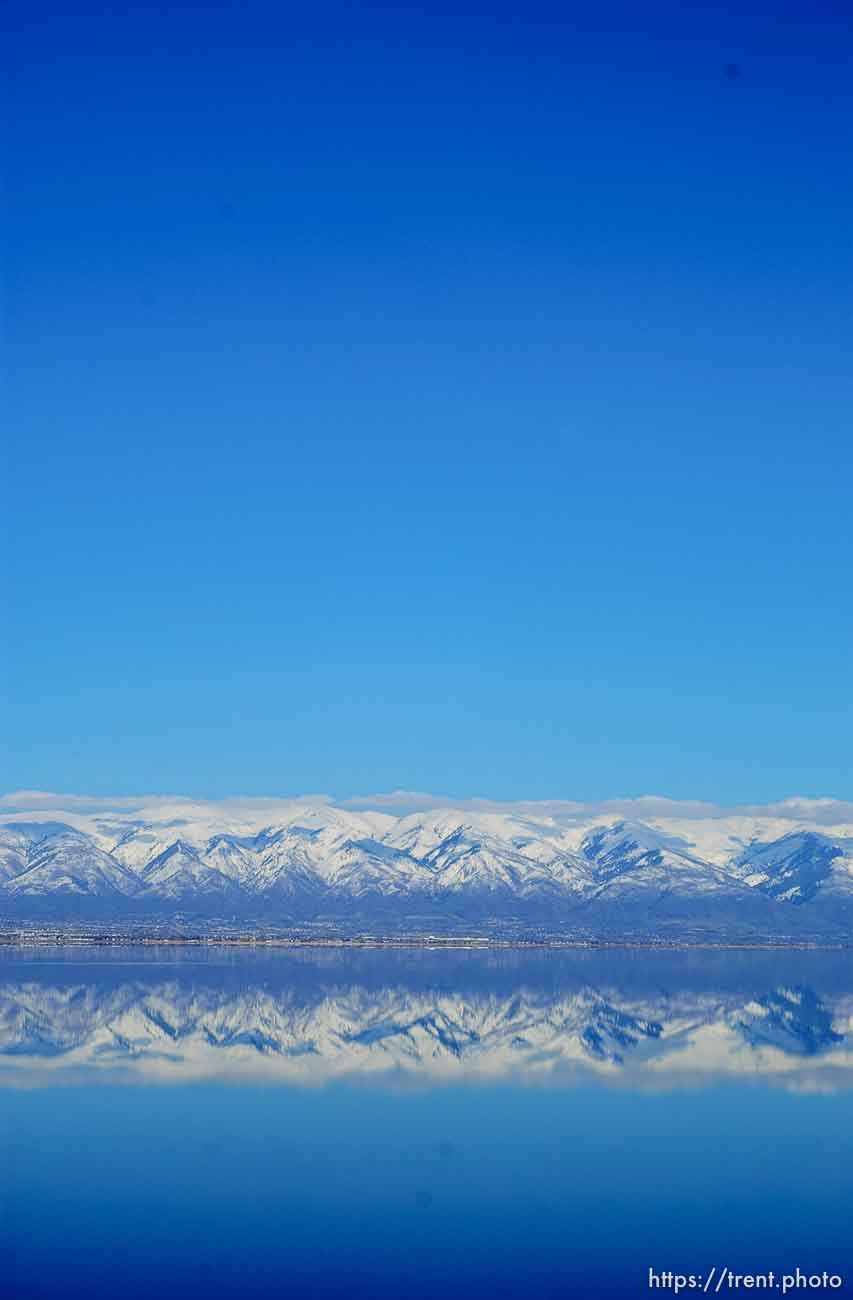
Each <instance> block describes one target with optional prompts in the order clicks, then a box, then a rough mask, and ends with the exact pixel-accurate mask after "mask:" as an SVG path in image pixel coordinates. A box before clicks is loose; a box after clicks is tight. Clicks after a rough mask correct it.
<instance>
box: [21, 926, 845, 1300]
mask: <svg viewBox="0 0 853 1300" xmlns="http://www.w3.org/2000/svg"><path fill="white" fill-rule="evenodd" d="M851 1191H853V969H851V954H846V953H819V952H791V951H788V952H781V951H779V952H772V953H768V952H763V953H747V952H725V953H722V952H704V953H703V952H671V951H670V952H666V951H657V952H640V951H634V952H629V951H608V952H601V951H597V952H596V951H588V952H577V951H574V952H568V951H556V950H550V951H532V952H531V951H526V952H523V951H487V952H469V951H442V952H430V951H423V950H415V949H404V950H393V951H389V950H382V951H379V950H340V949H336V950H308V949H303V950H289V951H282V950H251V949H239V950H233V949H232V950H223V949H213V948H211V949H157V948H144V949H140V948H134V949H131V948H128V949H118V948H89V949H76V950H70V949H55V950H54V949H46V948H41V949H34V948H30V949H7V950H3V951H2V952H0V1294H2V1296H3V1297H4V1300H5V1298H6V1297H9V1300H53V1297H63V1300H66V1298H68V1300H72V1298H76V1297H84V1296H85V1297H91V1298H92V1300H101V1297H111V1298H118V1297H120V1298H122V1300H124V1298H125V1297H128V1298H129V1297H146V1300H147V1298H148V1297H154V1296H158V1297H168V1296H181V1297H192V1296H204V1297H207V1298H208V1300H215V1298H216V1297H238V1296H239V1297H254V1296H273V1297H279V1296H281V1297H284V1296H289V1295H293V1296H297V1295H298V1296H318V1297H319V1296H331V1295H347V1294H348V1295H352V1296H377V1297H382V1296H395V1297H397V1296H400V1297H421V1296H436V1295H439V1296H450V1295H456V1294H458V1295H465V1296H469V1297H476V1296H481V1295H482V1296H487V1295H488V1296H491V1297H503V1296H515V1295H519V1294H526V1293H530V1294H531V1295H536V1296H539V1297H550V1296H586V1295H589V1296H611V1295H614V1296H621V1295H625V1296H634V1295H638V1296H640V1295H652V1294H669V1295H672V1294H673V1291H672V1290H671V1289H670V1290H663V1289H662V1288H652V1289H651V1290H650V1289H649V1285H648V1275H649V1269H650V1268H651V1269H654V1270H655V1271H656V1272H657V1273H663V1272H664V1271H666V1270H672V1271H673V1272H676V1273H683V1274H691V1273H692V1274H694V1276H700V1277H701V1278H703V1279H704V1278H705V1277H707V1275H708V1274H709V1272H710V1270H711V1269H712V1268H714V1269H715V1270H716V1274H715V1276H718V1275H719V1273H720V1272H721V1271H722V1270H723V1269H727V1268H729V1269H732V1270H733V1271H734V1272H735V1273H745V1272H749V1273H766V1272H768V1271H770V1270H773V1271H774V1272H775V1274H776V1275H777V1280H780V1279H781V1277H782V1275H783V1274H785V1273H790V1274H793V1273H794V1272H795V1270H796V1269H797V1268H799V1269H800V1270H802V1272H803V1273H805V1274H815V1273H822V1272H823V1271H824V1270H827V1271H828V1272H829V1273H834V1274H837V1275H841V1276H842V1277H843V1278H844V1283H845V1284H844V1286H843V1289H842V1291H841V1292H840V1293H841V1294H849V1293H850V1292H851V1291H853V1245H851V1240H850V1239H851V1237H853V1233H851V1231H850V1223H849V1220H850V1208H851ZM700 1285H701V1284H700ZM721 1293H722V1294H731V1293H732V1292H731V1289H730V1288H729V1287H728V1284H726V1286H724V1288H723V1291H722V1292H721ZM809 1293H812V1292H811V1291H810V1292H809ZM832 1293H833V1294H839V1292H838V1291H837V1290H833V1292H832ZM682 1294H688V1295H689V1294H690V1291H689V1290H685V1291H684V1292H682ZM791 1294H802V1290H801V1289H797V1290H796V1291H791Z"/></svg>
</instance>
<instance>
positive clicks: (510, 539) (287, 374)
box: [0, 0, 853, 802]
mask: <svg viewBox="0 0 853 1300" xmlns="http://www.w3.org/2000/svg"><path fill="white" fill-rule="evenodd" d="M738 9H739V12H738V13H734V12H732V13H729V14H728V15H726V14H722V13H721V12H720V7H719V6H710V5H709V6H702V5H699V6H695V7H694V6H691V7H690V9H689V12H686V11H685V9H684V7H683V6H680V5H679V6H676V5H671V6H670V5H652V6H651V7H647V6H636V5H631V4H624V5H622V4H605V5H603V6H598V7H595V9H593V7H592V6H573V5H571V4H569V5H560V6H557V5H546V4H539V5H537V4H533V5H529V6H527V5H526V6H524V7H522V6H520V5H515V6H510V5H501V4H498V5H492V6H489V7H488V9H487V8H486V7H479V6H468V5H465V4H462V5H453V6H445V5H436V6H428V7H427V8H426V10H424V12H423V13H414V12H409V11H408V10H407V9H406V8H401V7H399V6H393V7H392V6H388V7H386V6H384V5H373V6H366V7H356V6H352V7H350V6H344V5H336V4H329V5H326V6H320V7H301V6H300V7H289V6H287V5H284V6H281V5H275V6H273V5H263V4H259V3H255V2H254V0H250V2H249V3H248V4H246V5H244V6H240V7H238V6H236V5H229V6H222V5H217V4H215V3H214V4H213V5H212V6H211V5H208V6H205V7H204V8H202V7H200V6H199V7H195V6H192V5H184V6H178V8H177V10H175V11H168V10H159V11H158V10H155V9H154V8H152V7H149V6H146V7H137V6H134V5H133V4H131V5H129V6H122V7H120V8H119V9H118V10H114V11H110V10H105V9H104V8H103V7H102V6H94V5H88V4H85V3H84V4H83V5H82V6H79V7H76V6H75V7H73V9H69V7H67V6H59V5H56V6H54V5H52V4H50V3H47V4H45V5H42V6H40V7H37V8H32V7H28V8H25V7H24V6H23V5H21V4H20V0H18V3H17V4H16V5H14V6H13V13H12V19H11V23H10V24H9V34H10V42H9V49H10V51H11V54H12V58H11V60H10V63H11V64H12V65H13V66H12V67H11V76H10V77H9V79H8V86H7V91H6V95H7V98H8V99H9V100H10V101H11V102H10V103H7V105H6V108H7V111H8V112H10V113H11V115H12V121H13V122H14V124H15V125H14V129H13V132H12V133H11V139H10V148H9V150H8V155H9V156H8V163H7V185H6V190H7V211H6V218H5V224H6V227H7V231H6V244H7V249H8V256H7V292H6V312H5V315H6V325H5V334H6V342H5V345H4V346H5V353H6V357H7V361H8V370H9V374H10V382H9V384H8V385H7V388H8V394H9V399H10V400H9V403H8V405H9V407H10V409H11V412H12V421H11V425H12V434H11V438H10V440H9V444H8V446H9V450H8V451H7V454H6V456H5V457H4V464H5V466H6V469H7V471H8V479H7V483H6V491H5V493H4V511H3V514H4V521H3V529H4V532H5V534H6V540H5V542H4V550H5V553H6V555H7V556H8V557H9V563H8V565H6V566H4V572H3V575H2V577H3V587H4V593H3V608H4V611H5V614H6V616H7V617H6V622H7V627H8V632H7V635H6V636H5V637H4V640H5V642H6V650H5V653H4V659H5V668H4V673H3V697H4V698H3V700H2V705H3V713H4V716H5V718H6V720H7V723H6V727H5V730H6V731H7V734H8V742H9V743H8V744H4V745H3V755H4V756H3V757H2V760H0V788H4V789H7V790H9V789H18V788H39V789H56V790H63V791H85V792H89V793H110V794H122V793H130V792H142V791H181V792H183V793H187V794H194V795H206V796H218V795H224V794H226V793H230V794H236V793H257V794H277V793H289V792H297V791H309V790H311V791H320V790H322V791H328V792H330V793H333V794H344V793H357V792H360V791H368V790H383V789H391V788H396V787H403V788H406V789H415V790H429V789H433V790H435V789H437V790H441V791H447V792H448V793H452V794H454V795H458V796H460V797H462V796H468V795H483V796H488V797H490V798H495V799H518V798H577V799H585V800H595V799H601V798H607V797H608V796H612V795H636V794H643V793H650V792H654V793H658V794H665V795H669V796H673V797H678V798H683V797H691V798H702V799H710V800H718V801H724V802H749V801H753V800H764V799H774V798H779V797H783V796H785V795H790V794H794V793H797V794H803V795H833V796H836V797H839V798H845V797H850V794H851V790H853V781H851V775H852V774H851V763H850V735H851V723H853V708H851V699H853V692H851V685H853V682H851V676H853V673H851V663H852V662H853V655H851V643H853V636H851V634H852V633H853V612H851V611H853V602H852V601H851V580H850V573H851V562H852V561H853V555H851V551H853V547H851V528H850V514H851V491H853V489H851V482H853V479H851V469H852V468H853V464H851V462H853V453H851V437H850V410H851V396H853V393H852V392H851V390H853V379H852V378H851V366H850V343H851V328H850V326H851V307H850V304H851V288H853V285H851V280H853V275H851V238H850V231H851V229H853V174H851V171H850V168H849V166H848V159H849V150H850V121H851V120H853V80H851V77H850V61H851V52H853V39H851V32H850V27H849V15H848V16H847V17H845V16H844V12H843V7H842V6H840V5H830V4H825V3H822V2H821V0H818V3H816V4H814V5H811V6H806V5H803V4H797V5H793V4H791V5H787V6H786V5H784V4H782V5H779V4H772V5H771V4H766V5H755V4H749V3H747V4H744V5H742V6H738Z"/></svg>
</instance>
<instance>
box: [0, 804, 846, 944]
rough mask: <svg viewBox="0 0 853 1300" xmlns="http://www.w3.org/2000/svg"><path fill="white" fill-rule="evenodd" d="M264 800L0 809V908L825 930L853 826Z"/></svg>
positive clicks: (842, 892) (838, 909) (834, 910)
mask: <svg viewBox="0 0 853 1300" xmlns="http://www.w3.org/2000/svg"><path fill="white" fill-rule="evenodd" d="M269 811H270V810H269V809H268V807H267V806H266V802H265V801H261V802H260V806H259V807H258V808H252V809H251V810H250V811H249V813H246V812H244V811H232V810H231V809H230V808H228V807H223V808H222V809H221V810H220V811H219V812H217V808H216V806H215V805H210V804H206V805H202V806H200V807H199V810H198V813H197V814H196V812H195V811H194V806H193V805H188V803H187V802H186V801H185V802H184V803H182V804H181V803H176V804H171V803H169V802H168V801H162V804H161V805H159V806H158V807H157V808H155V809H152V810H151V812H150V813H146V815H144V816H143V815H141V813H140V811H139V810H136V811H128V812H127V813H120V812H116V811H110V812H109V813H101V812H97V811H96V812H94V813H89V814H87V813H85V812H81V811H80V810H79V809H75V810H74V811H72V812H69V813H68V814H67V815H63V816H62V818H61V820H60V818H59V817H58V815H57V813H56V812H55V811H51V813H50V814H48V813H45V814H43V815H39V814H29V815H28V816H26V817H24V816H20V815H18V816H16V815H15V814H4V815H3V816H2V818H0V917H2V914H3V908H4V900H5V907H6V911H7V912H10V909H12V911H11V912H10V914H15V915H22V914H23V913H22V911H21V909H22V907H23V906H24V900H27V899H30V900H34V899H39V898H42V899H51V898H58V899H63V898H64V899H74V898H76V899H78V900H85V899H105V900H110V901H111V902H112V903H115V904H117V903H119V902H121V900H127V904H128V906H130V905H131V903H132V905H133V908H134V909H136V912H135V914H137V913H139V912H140V911H144V910H145V909H146V908H147V909H148V910H149V911H151V910H154V911H157V910H158V909H160V910H161V911H163V912H164V913H168V912H169V909H175V908H177V907H179V906H180V907H181V908H184V909H186V908H187V907H189V908H192V906H193V905H194V904H195V903H200V904H201V903H203V904H204V908H205V914H206V915H208V916H211V915H214V914H215V913H216V909H217V908H219V909H220V910H221V911H222V914H223V915H225V914H227V915H229V916H234V915H236V914H243V915H246V916H248V915H252V916H254V917H255V918H263V916H264V915H266V914H269V915H275V916H276V917H277V918H279V919H281V918H282V917H286V916H287V915H292V916H293V917H294V918H300V919H306V918H309V917H311V916H317V917H322V916H329V917H343V916H346V915H352V916H358V917H361V918H362V919H363V920H365V921H367V922H369V918H370V915H371V911H374V912H375V913H376V915H377V916H379V915H381V916H382V917H384V918H386V919H387V918H388V917H389V916H392V915H397V914H399V915H401V916H402V915H403V914H405V913H406V912H407V911H410V912H412V913H413V914H418V915H422V916H424V917H426V916H428V915H430V914H431V913H432V912H434V911H435V909H438V910H439V912H441V910H442V909H444V912H446V913H448V914H451V915H458V916H459V917H463V916H464V917H467V918H469V919H477V918H488V917H489V916H492V915H498V914H500V915H501V916H505V917H506V916H512V915H514V914H515V913H516V912H517V914H518V915H519V916H526V915H528V916H532V915H533V914H534V912H535V913H536V915H537V916H538V918H539V920H540V921H542V920H543V919H545V920H547V918H548V917H549V916H551V917H553V918H554V919H555V920H559V921H560V923H561V924H565V925H569V926H570V925H571V923H572V918H573V917H575V918H577V919H578V920H579V921H580V920H581V919H582V917H583V916H586V917H592V918H594V921H590V924H594V925H595V926H598V925H600V924H601V923H602V921H603V919H604V918H606V915H607V908H611V909H612V912H611V914H612V915H613V916H614V917H616V916H617V915H618V917H619V918H620V920H619V923H620V924H622V923H623V921H624V922H625V924H626V925H627V924H628V921H629V919H630V915H631V913H630V909H631V908H634V909H635V913H634V914H635V915H636V916H637V917H640V916H641V917H642V925H643V926H644V927H645V928H646V929H648V928H649V927H650V926H653V922H654V916H655V909H662V910H661V912H660V914H661V916H662V917H663V915H664V911H665V913H666V916H667V918H668V920H667V924H668V925H669V927H670V928H669V930H668V933H670V934H671V933H673V931H672V929H671V926H672V925H673V924H675V923H676V922H677V919H678V916H679V915H683V916H684V917H685V918H686V917H688V916H689V917H690V918H691V920H697V919H698V920H699V921H701V918H702V915H703V913H702V908H703V906H705V905H707V907H708V908H709V909H712V911H713V917H714V925H715V926H717V927H718V928H719V927H721V926H722V928H723V929H725V926H726V924H727V923H728V921H727V919H726V918H727V917H728V919H729V921H731V923H732V924H738V925H741V926H742V925H746V924H747V922H749V925H750V926H751V927H752V930H751V931H750V932H754V933H760V932H761V931H762V929H763V930H764V931H766V932H767V933H768V934H770V933H772V932H773V930H774V926H776V925H777V924H778V927H779V928H780V929H781V930H782V931H783V932H786V933H787V932H793V930H791V927H793V926H795V925H796V924H799V922H797V921H796V917H797V915H798V914H800V915H801V917H806V916H813V917H814V918H815V925H816V926H818V928H821V927H824V928H825V927H826V926H829V927H830V928H832V929H833V937H843V934H844V933H849V930H850V925H851V922H853V835H851V834H848V833H847V828H846V827H840V828H839V832H840V833H831V832H830V830H828V829H826V828H823V827H821V826H819V825H811V826H810V825H808V824H805V823H804V821H803V819H802V818H799V819H794V818H778V817H775V816H770V817H766V818H763V819H762V818H761V817H757V816H749V817H739V818H727V819H723V818H721V819H714V818H711V819H707V818H706V819H702V818H695V819H693V820H691V819H687V818H684V817H683V816H680V817H677V818H671V819H670V818H662V817H660V816H657V817H655V818H653V819H652V820H651V821H649V822H645V821H641V820H638V819H636V818H627V817H618V818H616V817H608V816H604V815H601V814H600V813H598V814H595V815H593V816H587V817H583V816H580V815H577V814H575V813H571V814H566V815H563V816H560V815H552V814H551V813H550V812H549V811H548V810H547V809H543V810H542V812H541V813H539V812H538V811H536V810H534V811H533V812H516V811H507V812H502V811H493V810H484V811H477V810H470V809H464V810H463V809H454V808H444V809H431V810H428V811H425V812H421V813H413V814H408V815H406V816H401V817H394V816H392V815H390V814H388V813H385V812H375V811H367V812H362V811H352V810H350V809H347V808H341V807H333V806H331V805H330V804H329V803H328V802H324V801H315V802H312V801H310V800H295V801H293V802H292V803H290V804H282V803H276V804H275V809H274V811H275V820H274V821H265V820H264V815H265V814H268V813H269ZM161 814H162V815H161ZM718 823H719V824H718ZM709 825H710V829H709ZM780 829H781V831H782V834H779V831H780ZM833 829H834V828H833ZM13 904H14V907H13ZM712 905H713V906H712ZM70 906H71V904H70V903H69V907H70ZM637 908H639V909H640V911H636V909H637ZM395 909H396V910H395ZM626 909H627V910H626ZM679 909H681V911H679ZM726 909H728V911H727V910H726ZM845 909H846V910H845ZM69 914H70V913H69ZM707 914H708V916H710V915H711V911H708V913H707ZM54 915H57V916H60V917H61V914H60V913H56V912H55V913H54ZM774 918H775V919H774Z"/></svg>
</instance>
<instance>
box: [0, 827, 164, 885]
mask: <svg viewBox="0 0 853 1300" xmlns="http://www.w3.org/2000/svg"><path fill="white" fill-rule="evenodd" d="M139 887H140V882H139V879H138V877H137V876H135V875H134V874H133V873H132V872H131V871H128V870H127V868H126V867H124V866H122V864H121V863H120V862H117V861H116V859H115V858H113V857H111V856H110V854H108V853H104V852H103V850H101V849H99V848H97V846H96V845H95V844H94V843H93V842H92V841H91V839H90V838H89V837H88V836H86V835H83V834H81V833H80V832H79V831H72V830H62V831H60V832H59V833H58V834H54V835H48V836H46V837H45V838H44V839H41V840H36V841H34V842H31V843H30V845H29V847H28V850H27V854H26V862H25V866H24V869H23V870H22V871H21V872H20V873H19V874H18V875H16V876H13V877H12V878H11V879H9V880H7V881H5V883H4V889H5V891H6V893H7V894H10V895H12V896H13V897H14V896H21V895H42V894H80V895H93V896H104V895H106V896H107V897H116V896H118V897H121V896H124V897H130V896H133V895H134V894H136V893H138V892H139Z"/></svg>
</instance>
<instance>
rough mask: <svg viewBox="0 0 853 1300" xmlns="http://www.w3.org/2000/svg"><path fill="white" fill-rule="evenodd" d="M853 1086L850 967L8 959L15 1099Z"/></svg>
mask: <svg viewBox="0 0 853 1300" xmlns="http://www.w3.org/2000/svg"><path fill="white" fill-rule="evenodd" d="M359 1077H362V1078H369V1079H371V1080H373V1081H375V1082H377V1083H384V1084H388V1085H393V1086H401V1085H402V1084H405V1083H406V1082H411V1083H416V1084H417V1085H418V1086H436V1085H442V1084H447V1083H465V1082H469V1081H470V1082H483V1083H485V1082H490V1081H492V1082H502V1081H506V1082H514V1083H527V1082H529V1083H537V1082H539V1083H551V1084H571V1083H576V1082H584V1083H591V1082H595V1081H596V1080H600V1081H602V1082H606V1083H609V1084H617V1085H618V1084H623V1085H627V1086H630V1087H637V1088H642V1089H655V1090H657V1089H667V1088H672V1087H679V1086H684V1085H690V1086H695V1085H697V1084H701V1083H703V1082H706V1081H713V1080H722V1079H726V1078H731V1079H738V1080H740V1081H745V1080H748V1079H750V1078H754V1079H756V1080H761V1081H764V1082H769V1083H776V1084H779V1085H781V1086H783V1087H787V1088H791V1089H796V1090H818V1091H835V1090H841V1089H847V1088H850V1087H851V1086H853V972H851V970H850V962H849V955H848V954H846V953H840V952H836V953H826V952H803V951H783V950H777V951H773V952H698V951H697V952H683V951H682V952H667V951H635V952H627V951H614V950H610V951H598V952H596V951H583V952H581V951H565V950H545V951H532V952H531V951H522V950H519V951H512V950H493V951H486V952H483V951H443V952H430V951H428V950H427V951H422V950H390V951H389V950H346V949H337V950H328V951H323V950H313V949H297V950H282V949H274V950H269V949H246V950H226V949H216V948H209V949H183V950H180V949H157V948H153V947H152V948H134V949H129V948H128V949H120V948H88V949H82V950H81V949H68V948H63V949H46V948H31V949H8V950H4V951H3V952H2V955H0V1084H3V1085H6V1086H9V1085H13V1086H15V1085H16V1086H25V1087H33V1086H39V1085H42V1084H48V1083H49V1084H57V1083H74V1082H82V1081H87V1082H91V1081H93V1079H98V1080H103V1081H108V1080H109V1081H116V1082H158V1081H163V1082H177V1083H179V1082H182V1081H191V1080H195V1079H200V1078H209V1079H222V1080H223V1081H227V1080H233V1081H235V1082H237V1081H240V1080H246V1081H253V1082H257V1081H264V1082H271V1083H275V1082H281V1083H283V1084H308V1085H313V1084H322V1083H326V1082H329V1081H332V1080H334V1079H345V1078H352V1079H358V1078H359Z"/></svg>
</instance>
